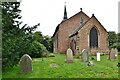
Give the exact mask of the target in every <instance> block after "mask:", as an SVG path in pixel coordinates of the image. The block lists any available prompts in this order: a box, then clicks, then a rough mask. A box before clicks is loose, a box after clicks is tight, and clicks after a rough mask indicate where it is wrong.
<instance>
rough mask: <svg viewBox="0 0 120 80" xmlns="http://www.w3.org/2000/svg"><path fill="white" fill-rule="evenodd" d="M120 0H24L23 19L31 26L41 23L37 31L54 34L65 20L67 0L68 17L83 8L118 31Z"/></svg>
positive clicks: (22, 7) (88, 13) (105, 24)
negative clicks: (119, 6)
mask: <svg viewBox="0 0 120 80" xmlns="http://www.w3.org/2000/svg"><path fill="white" fill-rule="evenodd" d="M118 1H119V0H22V1H21V5H20V9H21V10H22V12H21V15H22V21H23V22H24V24H26V23H27V24H28V25H29V26H32V25H36V24H37V23H40V26H39V27H38V28H37V30H36V31H41V32H42V34H43V35H49V36H52V35H53V33H54V31H55V28H56V26H57V25H58V24H59V23H60V22H61V21H62V20H63V13H64V3H65V2H66V8H67V14H68V18H69V17H71V16H73V15H74V14H76V13H78V12H79V11H80V8H82V9H83V12H85V13H86V14H87V15H88V16H89V17H91V16H92V14H93V13H94V15H95V16H96V18H97V19H98V20H99V21H100V22H101V24H102V25H103V26H104V27H105V28H106V30H107V31H115V32H116V33H117V32H118Z"/></svg>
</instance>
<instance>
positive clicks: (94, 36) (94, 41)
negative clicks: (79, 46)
mask: <svg viewBox="0 0 120 80" xmlns="http://www.w3.org/2000/svg"><path fill="white" fill-rule="evenodd" d="M89 40H90V48H98V32H97V30H96V29H95V28H94V27H93V28H91V30H90V39H89Z"/></svg>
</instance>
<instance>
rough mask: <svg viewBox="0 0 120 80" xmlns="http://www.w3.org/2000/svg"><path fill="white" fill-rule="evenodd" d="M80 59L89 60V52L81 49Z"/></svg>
mask: <svg viewBox="0 0 120 80" xmlns="http://www.w3.org/2000/svg"><path fill="white" fill-rule="evenodd" d="M82 61H83V62H85V61H89V53H88V51H87V50H86V49H83V50H82Z"/></svg>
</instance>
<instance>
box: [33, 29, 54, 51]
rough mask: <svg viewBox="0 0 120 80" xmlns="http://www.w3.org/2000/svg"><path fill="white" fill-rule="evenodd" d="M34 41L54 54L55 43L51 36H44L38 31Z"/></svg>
mask: <svg viewBox="0 0 120 80" xmlns="http://www.w3.org/2000/svg"><path fill="white" fill-rule="evenodd" d="M33 39H34V40H37V41H38V42H40V43H41V44H43V45H44V46H45V47H46V49H47V50H48V51H49V52H53V41H52V39H51V37H50V36H48V35H47V36H44V35H42V33H41V32H40V31H39V32H38V31H36V32H35V33H34V35H33Z"/></svg>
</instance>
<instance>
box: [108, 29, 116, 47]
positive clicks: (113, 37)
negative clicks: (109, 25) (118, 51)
mask: <svg viewBox="0 0 120 80" xmlns="http://www.w3.org/2000/svg"><path fill="white" fill-rule="evenodd" d="M108 40H109V46H110V47H111V46H112V45H113V44H114V43H115V42H117V35H116V33H115V32H113V31H110V32H108Z"/></svg>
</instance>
